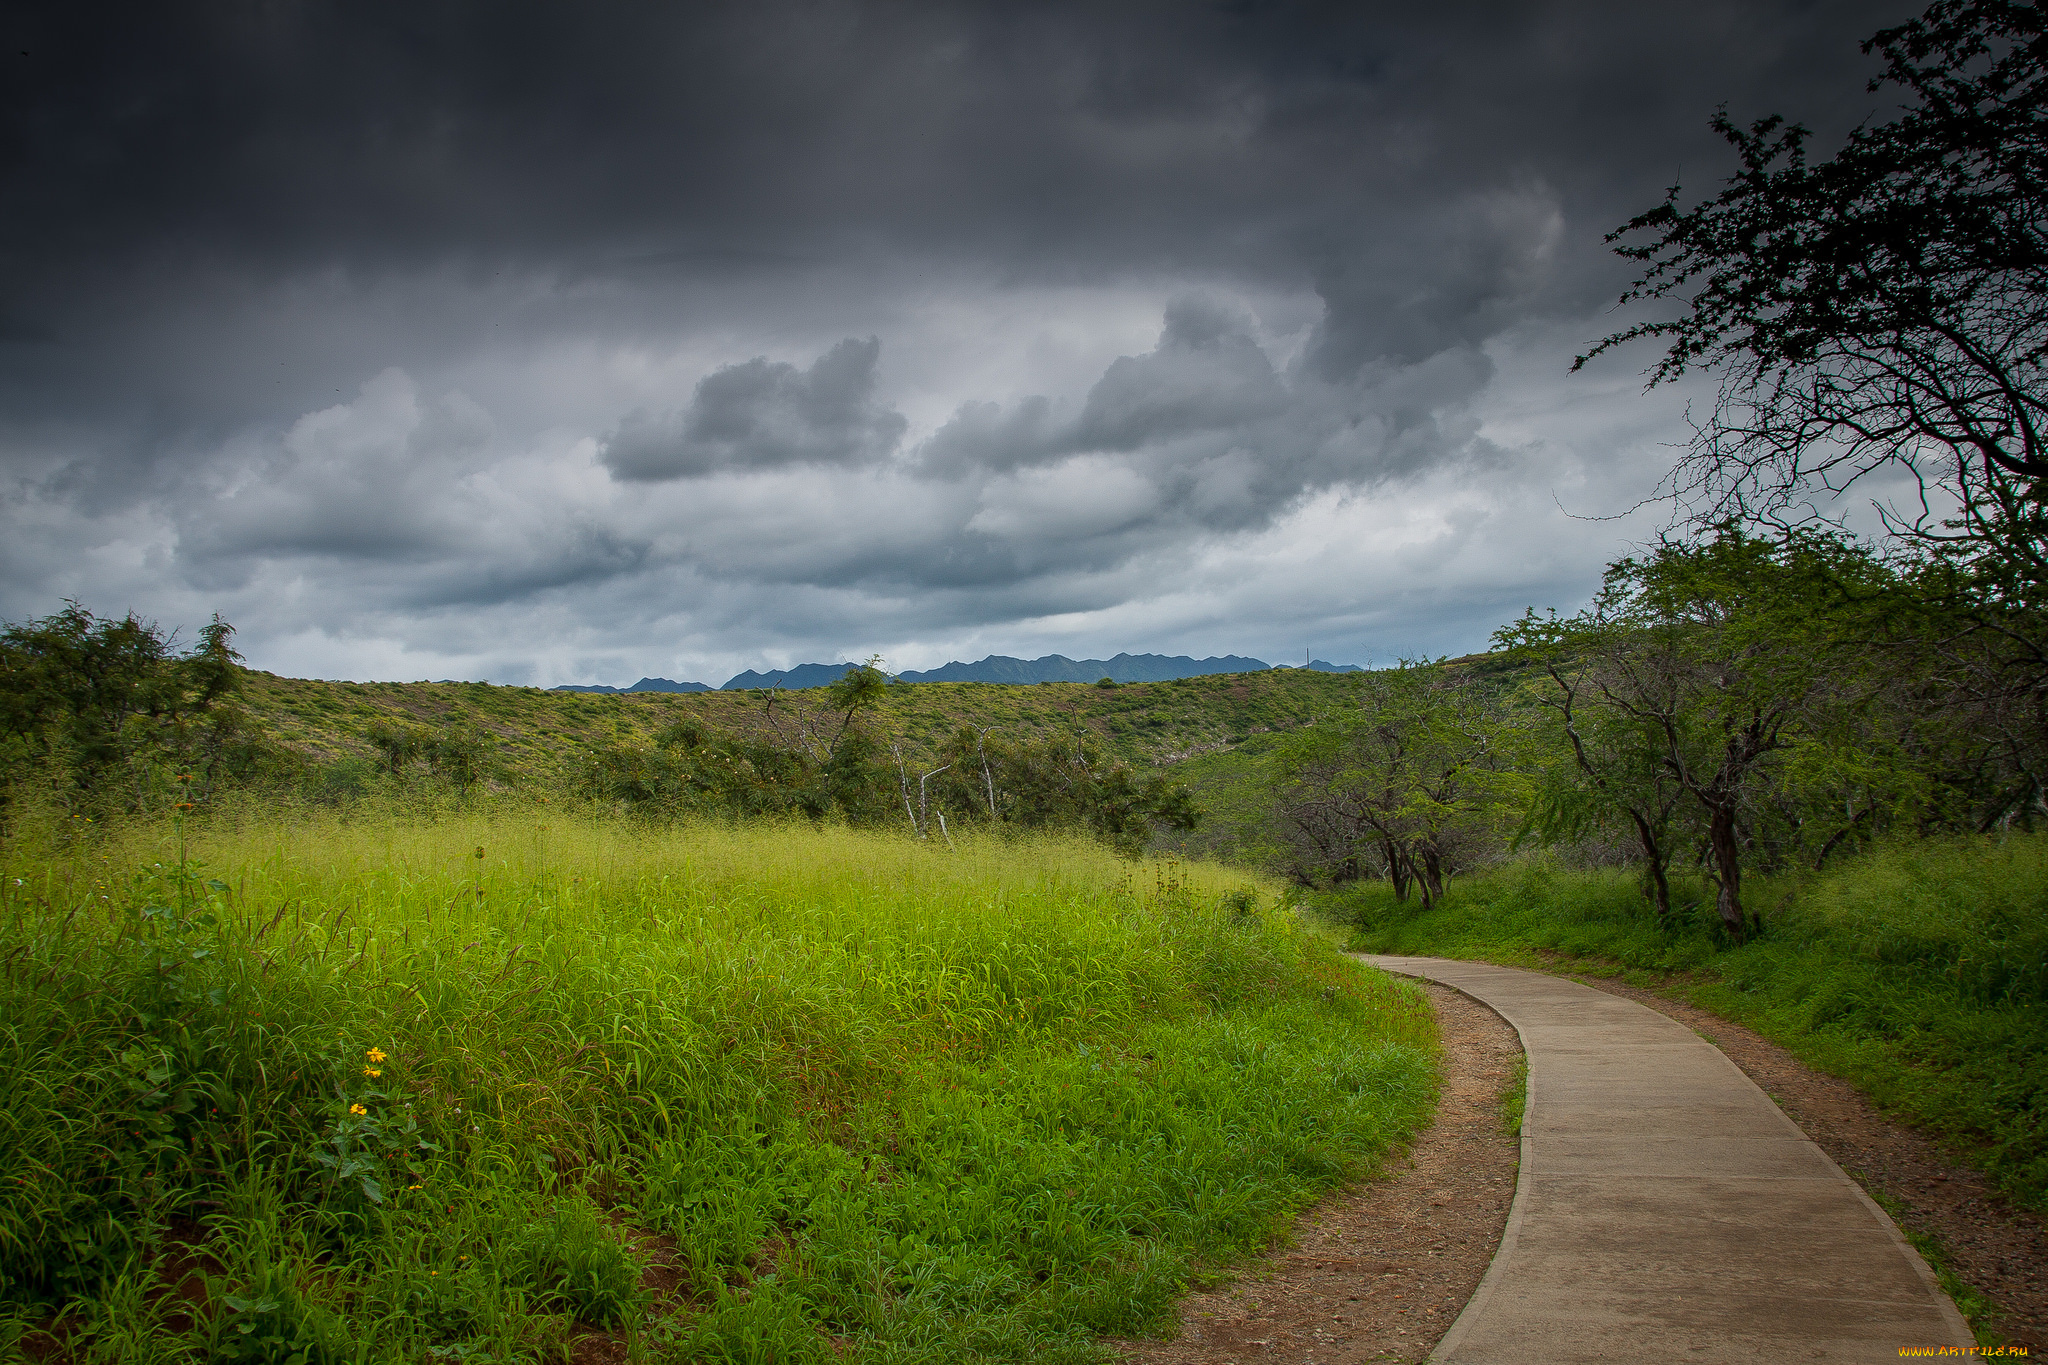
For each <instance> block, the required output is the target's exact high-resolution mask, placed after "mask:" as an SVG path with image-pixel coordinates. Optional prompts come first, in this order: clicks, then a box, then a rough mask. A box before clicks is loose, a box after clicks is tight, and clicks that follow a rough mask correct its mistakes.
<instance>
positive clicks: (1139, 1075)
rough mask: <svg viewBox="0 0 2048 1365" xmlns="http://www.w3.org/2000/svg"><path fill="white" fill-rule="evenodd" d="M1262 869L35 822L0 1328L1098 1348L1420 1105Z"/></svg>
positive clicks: (228, 1344) (1417, 1063)
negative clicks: (1249, 872) (1276, 898)
mask: <svg viewBox="0 0 2048 1365" xmlns="http://www.w3.org/2000/svg"><path fill="white" fill-rule="evenodd" d="M1271 890H1272V888H1270V887H1268V886H1265V885H1263V884H1260V883H1258V882H1257V881H1255V880H1251V879H1248V877H1247V876H1246V875H1245V874H1240V873H1231V872H1226V871H1223V870H1221V869H1218V868H1214V867H1209V866H1203V865H1188V866H1178V865H1171V864H1140V865H1136V866H1134V865H1132V864H1129V863H1126V862H1122V861H1119V860H1117V859H1116V858H1115V857H1114V856H1113V855H1112V854H1110V853H1108V852H1107V851H1105V850H1103V849H1102V848H1100V847H1099V846H1097V845H1095V844H1092V843H1089V842H1085V841H1044V842H1036V843H1004V842H993V841H992V842H985V843H969V842H965V841H963V842H961V844H960V846H959V847H958V848H955V849H948V848H946V847H944V846H943V845H939V846H932V845H925V844H920V843H917V842H914V841H911V840H907V839H898V838H895V837H890V836H882V835H876V834H861V833H853V832H848V831H844V830H835V829H832V828H813V827H809V826H804V827H780V826H749V827H742V828H731V827H722V826H715V825H708V826H695V827H687V826H686V827H681V828H669V829H665V830H655V829H652V828H647V827H642V826H637V825H635V824H632V823H630V822H626V821H622V820H615V819H609V818H602V819H600V818H593V817H592V816H590V815H588V814H582V813H577V812H575V811H571V810H563V809H561V808H559V807H548V806H542V805H530V806H528V805H509V804H507V805H501V806H499V807H497V808H495V809H494V810H490V811H470V812H467V813H465V812H463V811H461V810H459V809H454V808H450V809H446V810H443V811H440V812H439V813H433V812H426V813H421V814H417V815H411V816H390V815H373V814H357V815H355V816H353V817H351V816H348V815H345V814H343V813H339V812H337V811H335V810H333V809H331V808H330V809H325V810H321V809H309V810H306V811H303V812H294V811H282V810H276V809H271V810H263V811H260V812H248V813H246V814H245V816H244V818H241V819H237V818H235V817H234V815H233V814H232V813H229V812H223V813H220V814H217V815H216V816H215V817H213V818H212V819H211V821H210V822H209V823H208V825H207V826H206V827H205V828H200V827H198V826H196V825H195V826H194V827H192V828H190V829H183V828H181V827H179V826H178V825H177V824H176V822H159V823H156V824H153V825H150V826H147V827H142V826H138V827H133V828H126V829H117V830H111V831H102V830H97V829H89V828H87V827H86V825H85V823H84V822H83V821H77V820H74V821H69V822H65V823H63V824H56V825H50V824H44V825H33V824H32V825H31V826H30V827H27V828H24V829H22V830H20V831H19V832H18V833H17V835H16V836H15V837H14V838H13V839H12V841H11V842H10V843H9V845H8V846H7V848H6V850H5V854H4V882H0V966H4V969H0V992H4V994H5V1006H4V1010H0V1020H4V1025H0V1075H4V1082H5V1085H6V1087H7V1090H8V1093H9V1095H10V1097H11V1101H10V1103H9V1105H8V1106H7V1107H6V1109H5V1110H4V1111H0V1114H4V1117H0V1150H4V1159H0V1171H4V1172H5V1173H6V1175H5V1181H6V1183H5V1185H4V1188H5V1191H6V1193H5V1195H4V1197H0V1301H4V1309H0V1311H4V1313H5V1315H6V1316H5V1322H6V1323H7V1326H6V1328H5V1330H4V1331H0V1341H6V1342H8V1343H9V1344H8V1348H7V1349H8V1350H10V1351H12V1352H13V1353H15V1354H17V1355H19V1354H26V1355H28V1356H29V1357H30V1358H43V1357H46V1356H47V1354H48V1353H49V1352H50V1351H51V1350H52V1349H58V1350H60V1351H61V1353H62V1354H63V1355H65V1356H68V1357H69V1358H73V1359H78V1360H92V1361H108V1362H112V1361H123V1362H144V1361H194V1362H197V1361H272V1362H303V1363H304V1365H316V1363H318V1362H341V1361H350V1362H355V1361H394V1362H395V1361H407V1362H417V1361H423V1360H466V1361H512V1360H533V1359H544V1358H559V1357H560V1356H561V1355H562V1354H563V1353H564V1352H565V1351H566V1350H567V1349H568V1348H569V1346H570V1345H571V1343H573V1341H574V1340H575V1339H577V1338H578V1337H579V1335H587V1334H589V1333H593V1332H596V1333H604V1334H606V1335H608V1336H609V1337H610V1338H612V1339H613V1340H614V1341H615V1342H617V1343H619V1344H622V1345H623V1346H624V1348H625V1349H626V1350H627V1352H628V1354H629V1356H630V1357H631V1358H633V1359H643V1360H666V1359H675V1360H713V1361H718V1360H727V1361H771V1360H773V1361H806V1360H815V1361H833V1360H842V1359H855V1360H862V1361H891V1362H894V1361H913V1360H928V1361H935V1362H936V1361H962V1360H1025V1359H1030V1360H1040V1359H1045V1360H1060V1359H1075V1360H1079V1359H1089V1358H1093V1357H1095V1356H1096V1355H1097V1354H1098V1348H1097V1346H1096V1344H1095V1342H1096V1338H1097V1336H1098V1335H1099V1334H1102V1333H1132V1332H1142V1331H1145V1330H1148V1329H1154V1328H1157V1327H1158V1326H1160V1325H1161V1324H1162V1323H1163V1322H1165V1321H1166V1320H1167V1317H1166V1315H1167V1314H1168V1312H1169V1310H1170V1307H1171V1304H1172V1303H1173V1301H1174V1299H1175V1298H1176V1296H1177V1295H1178V1294H1179V1293H1180V1292H1181V1291H1182V1289H1183V1287H1184V1286H1185V1284H1186V1283H1187V1282H1188V1280H1189V1277H1190V1276H1191V1275H1195V1274H1197V1273H1198V1272H1200V1271H1201V1270H1202V1269H1203V1268H1204V1267H1211V1266H1214V1265H1217V1264H1219V1263H1222V1262H1225V1261H1227V1260H1228V1259H1230V1258H1232V1257H1234V1256H1237V1255H1239V1254H1241V1253H1243V1252H1245V1251H1247V1250H1248V1249H1251V1248H1253V1247H1255V1246H1257V1245H1259V1244H1260V1243H1261V1242H1262V1241H1263V1240H1264V1239H1266V1238H1268V1237H1269V1236H1271V1235H1272V1234H1273V1233H1274V1232H1275V1230H1276V1229H1278V1228H1279V1227H1281V1226H1282V1225H1283V1223H1284V1220H1285V1219H1286V1217H1287V1215H1288V1214H1289V1213H1291V1212H1292V1211H1293V1210H1296V1209H1298V1208H1300V1207H1301V1206H1303V1204H1304V1203H1306V1202H1307V1201H1309V1200H1311V1199H1313V1198H1314V1197H1316V1196H1317V1195H1318V1194H1319V1193H1321V1192H1323V1191H1326V1190H1328V1189H1330V1188H1332V1187H1333V1186H1335V1185H1337V1184H1339V1183H1340V1182H1342V1181H1344V1180H1345V1179H1347V1178H1348V1177H1351V1176H1355V1175H1357V1174H1358V1173H1360V1172H1362V1171H1364V1170H1366V1169H1369V1168H1370V1167H1371V1166H1372V1165H1373V1164H1375V1163H1376V1162H1377V1161H1378V1160H1379V1159H1380V1158H1381V1156H1382V1155H1383V1154H1384V1153H1385V1152H1386V1151H1387V1150H1388V1149H1389V1148H1390V1147H1391V1146H1393V1145H1396V1144H1398V1143H1400V1142H1402V1141H1403V1140H1404V1139H1405V1137H1406V1136H1407V1135H1408V1134H1410V1133H1411V1132H1413V1131H1414V1129H1415V1128H1416V1127H1417V1125H1418V1124H1419V1123H1420V1122H1421V1121H1422V1120H1423V1119H1424V1118H1425V1116H1426V1114H1427V1113H1428V1111H1429V1110H1430V1108H1431V1106H1432V1104H1433V1101H1434V1092H1435V1084H1436V1072H1435V1037H1434V1025H1433V1022H1432V1020H1431V1017H1430V1013H1429V1010H1428V1008H1427V1004H1426V1001H1425V1000H1424V998H1423V997H1422V996H1421V995H1420V994H1419V993H1418V992H1417V991H1416V990H1415V989H1414V988H1413V987H1411V986H1408V985H1403V984H1399V983H1397V982H1395V981H1393V980H1391V979H1389V978H1386V977H1382V976H1380V975H1378V974H1376V973H1372V972H1369V971H1367V970H1365V969H1362V968H1359V967H1357V966H1355V965H1354V964H1351V963H1349V962H1347V961H1345V960H1343V959H1342V958H1340V957H1339V956H1338V955H1337V953H1336V951H1335V950H1334V949H1333V948H1332V947H1331V946H1330V945H1329V943H1328V942H1327V941H1326V940H1325V939H1323V938H1321V937H1318V936H1317V935H1315V934H1312V933H1309V932H1307V931H1305V930H1304V929H1302V928H1301V927H1300V926H1298V925H1297V924H1296V923H1295V922H1294V921H1293V920H1292V918H1291V917H1290V916H1288V915H1287V914H1285V913H1284V912H1282V911H1280V910H1279V909H1277V908H1275V907H1274V906H1273V904H1272V902H1273V897H1272V895H1271V894H1270V893H1271Z"/></svg>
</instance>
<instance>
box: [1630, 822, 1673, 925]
mask: <svg viewBox="0 0 2048 1365" xmlns="http://www.w3.org/2000/svg"><path fill="white" fill-rule="evenodd" d="M1629 815H1630V818H1632V819H1633V820H1634V821H1635V822H1636V842H1637V843H1639V844H1641V845H1642V847H1643V881H1644V882H1645V883H1646V884H1647V885H1648V886H1649V889H1650V899H1651V900H1652V901H1653V902H1655V904H1656V906H1657V923H1659V924H1669V923H1670V922H1671V883H1670V882H1669V881H1668V880H1667V879H1666V878H1665V876H1664V864H1665V863H1666V862H1667V861H1668V860H1669V858H1670V855H1669V854H1668V853H1666V852H1665V851H1664V848H1663V845H1662V844H1660V843H1659V842H1658V840H1657V831H1656V830H1654V829H1652V828H1651V827H1650V822H1649V821H1648V820H1645V819H1644V818H1643V817H1642V815H1641V814H1639V813H1638V812H1635V811H1630V812H1629Z"/></svg>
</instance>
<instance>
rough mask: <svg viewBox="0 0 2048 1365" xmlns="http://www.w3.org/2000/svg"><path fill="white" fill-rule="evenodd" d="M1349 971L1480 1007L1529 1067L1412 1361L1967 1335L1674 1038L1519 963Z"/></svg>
mask: <svg viewBox="0 0 2048 1365" xmlns="http://www.w3.org/2000/svg"><path fill="white" fill-rule="evenodd" d="M1367 961H1369V962H1372V963H1374V964H1375V965H1377V966H1381V967H1384V968H1386V969H1387V970H1388V971H1393V972H1404V973H1406V974H1408V975H1411V976H1423V977H1428V978H1430V979H1431V980H1433V981H1441V982H1443V983H1444V984H1445V985H1447V986H1452V987H1455V988H1456V989H1458V990H1461V991H1463V992H1465V994H1467V995H1470V996H1472V997H1474V998H1475V999H1478V1000H1481V1001H1484V1002H1485V1003H1486V1004H1488V1005H1490V1006H1492V1007H1493V1008H1494V1009H1495V1010H1496V1011H1498V1012H1499V1014H1500V1015H1501V1017H1502V1018H1504V1019H1506V1020H1507V1021H1508V1022H1509V1023H1510V1024H1512V1025H1514V1027H1515V1030H1516V1031H1517V1032H1519V1033H1520V1034H1521V1035H1522V1046H1523V1048H1524V1050H1525V1051H1526V1052H1527V1053H1528V1058H1529V1101H1528V1108H1527V1110H1526V1113H1525V1117H1524V1120H1523V1124H1522V1169H1521V1175H1520V1179H1519V1181H1518V1183H1517V1186H1516V1190H1515V1204H1514V1209H1513V1211H1512V1212H1511V1213H1510V1214H1509V1215H1508V1226H1507V1232H1506V1234H1505V1236H1503V1237H1502V1239H1501V1244H1500V1250H1499V1252H1498V1253H1496V1254H1495V1256H1494V1259H1493V1265H1492V1267H1491V1268H1490V1269H1489V1270H1488V1271H1487V1273H1486V1278H1485V1279H1484V1280H1482V1281H1481V1282H1480V1284H1479V1289H1478V1291H1477V1292H1476V1293H1474V1294H1473V1296H1472V1301H1471V1302H1470V1303H1469V1304H1467V1305H1466V1306H1465V1311H1464V1312H1463V1313H1462V1314H1460V1315H1459V1317H1458V1320H1457V1321H1456V1322H1455V1323H1453V1324H1452V1326H1451V1330H1450V1332H1449V1333H1448V1334H1447V1335H1446V1336H1445V1337H1444V1339H1443V1342H1442V1344H1441V1345H1439V1346H1438V1347H1437V1351H1436V1354H1435V1355H1434V1356H1432V1357H1431V1359H1432V1360H1434V1361H1440V1362H1445V1365H1565V1362H1578V1361H1587V1362H1591V1361H1599V1362H1602V1363H1603V1365H1615V1362H1633V1361H1688V1362H1690V1361H1699V1362H1711V1363H1714V1365H1718V1363H1719V1362H1729V1363H1730V1365H1735V1363H1736V1362H1741V1365H1753V1362H1772V1363H1773V1365H1776V1362H1794V1361H1799V1362H1805V1361H1857V1362H1863V1361H1879V1360H1884V1361H1896V1360H1898V1359H1899V1358H1900V1356H1901V1354H1902V1350H1901V1348H1914V1347H1918V1348H1924V1347H1940V1346H1947V1347H1951V1348H1955V1347H1965V1346H1968V1345H1970V1343H1971V1342H1972V1340H1973V1338H1972V1337H1971V1335H1970V1330H1969V1328H1968V1326H1967V1325H1966V1324H1965V1323H1964V1322H1963V1319H1962V1316H1961V1315H1960V1314H1958V1313H1957V1312H1956V1310H1955V1306H1954V1305H1953V1304H1952V1303H1950V1302H1949V1300H1948V1296H1947V1295H1945V1294H1943V1293H1942V1292H1941V1290H1940V1288H1939V1287H1938V1286H1937V1285H1936V1283H1935V1280H1934V1276H1933V1275H1932V1273H1930V1272H1929V1270H1928V1269H1927V1266H1926V1263H1925V1262H1923V1261H1922V1260H1921V1259H1920V1257H1919V1256H1918V1255H1917V1254H1915V1253H1914V1251H1913V1250H1912V1248H1911V1247H1910V1246H1908V1245H1907V1244H1906V1241H1905V1239H1904V1238H1903V1237H1901V1236H1900V1235H1899V1232H1898V1229H1897V1228H1895V1227H1894V1226H1893V1225H1892V1222H1891V1220H1890V1219H1889V1218H1887V1217H1886V1216H1885V1215H1884V1213H1883V1212H1882V1211H1881V1210H1880V1209H1879V1208H1878V1207H1877V1205H1875V1204H1874V1203H1872V1202H1871V1201H1870V1198H1869V1196H1867V1195H1865V1194H1864V1193H1863V1191H1862V1190H1861V1189H1860V1188H1858V1186H1857V1185H1856V1183H1855V1182H1854V1181H1852V1180H1850V1179H1849V1177H1847V1176H1846V1175H1844V1174H1842V1171H1841V1168H1840V1167H1838V1166H1836V1165H1835V1163H1834V1162H1832V1161H1830V1160H1829V1159H1828V1157H1827V1155H1826V1154H1825V1153H1823V1152H1822V1151H1821V1150H1820V1148H1818V1147H1816V1146H1814V1145H1813V1143H1811V1142H1809V1141H1808V1140H1807V1139H1806V1136H1805V1135H1804V1134H1803V1133H1801V1132H1800V1131H1799V1129H1798V1127H1797V1126H1796V1125H1795V1124H1794V1123H1793V1122H1792V1120H1790V1119H1788V1118H1786V1117H1785V1115H1784V1113H1783V1112H1782V1111H1780V1110H1779V1108H1778V1106H1777V1105H1775V1104H1773V1103H1772V1102H1771V1100H1770V1097H1769V1096H1767V1095H1765V1094H1764V1092H1763V1091H1761V1090H1759V1089H1757V1087H1756V1084H1755V1083H1754V1082H1752V1081H1751V1080H1750V1079H1749V1077H1747V1076H1745V1075H1743V1074H1742V1072H1741V1071H1740V1070H1738V1069H1737V1068H1736V1066H1735V1064H1734V1063H1733V1062H1731V1061H1729V1060H1728V1059H1727V1058H1726V1057H1724V1056H1723V1055H1722V1054H1721V1052H1720V1050H1719V1049H1718V1048H1715V1047H1714V1046H1712V1045H1711V1044H1709V1043H1707V1042H1706V1041H1705V1040H1704V1039H1702V1038H1701V1037H1700V1036H1699V1035H1698V1034H1696V1033H1694V1032H1692V1030H1690V1029H1688V1028H1686V1027H1685V1026H1684V1025H1682V1024H1679V1023H1677V1022H1675V1021H1673V1020H1671V1019H1668V1018H1666V1017H1665V1016H1663V1015H1661V1014H1659V1013H1657V1012H1656V1011H1655V1010H1652V1009H1649V1008H1646V1007H1645V1006H1642V1005H1638V1004H1636V1003H1635V1002H1634V1001H1632V1000H1623V999H1620V998H1619V997H1617V996H1612V995H1608V994H1606V993H1605V992H1603V991H1596V990H1594V989H1592V988H1591V987H1589V986H1581V985H1579V984H1578V983H1577V982H1573V981H1565V980H1562V979H1560V978H1558V977H1554V976H1545V975H1542V974H1541V973H1537V972H1524V971H1516V970H1514V969H1513V968H1509V967H1494V966H1489V965H1487V964H1485V963H1478V962H1451V961H1446V960H1444V959H1442V958H1429V957H1409V958H1402V957H1373V958H1368V959H1367ZM1915 1354H1919V1352H1917V1351H1916V1352H1915ZM1926 1354H1928V1355H1936V1354H1937V1353H1936V1352H1934V1351H1927V1352H1926ZM1945 1354H1946V1356H1947V1358H1949V1359H1956V1358H1960V1357H1961V1356H1962V1354H1963V1353H1962V1352H1961V1351H1959V1350H1953V1349H1952V1350H1950V1351H1948V1352H1946V1353H1945Z"/></svg>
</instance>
